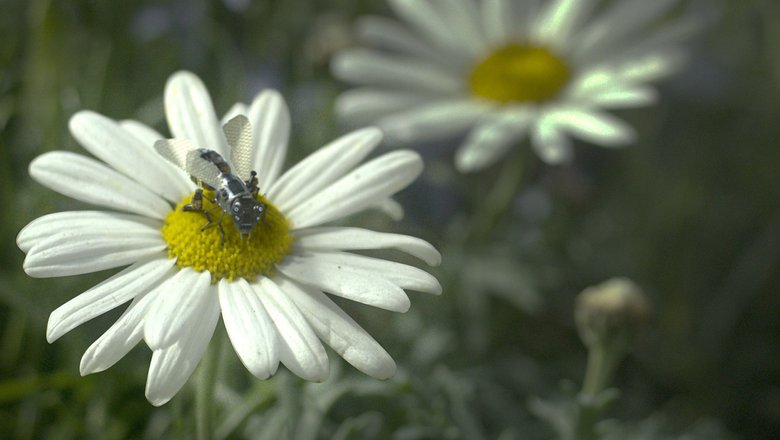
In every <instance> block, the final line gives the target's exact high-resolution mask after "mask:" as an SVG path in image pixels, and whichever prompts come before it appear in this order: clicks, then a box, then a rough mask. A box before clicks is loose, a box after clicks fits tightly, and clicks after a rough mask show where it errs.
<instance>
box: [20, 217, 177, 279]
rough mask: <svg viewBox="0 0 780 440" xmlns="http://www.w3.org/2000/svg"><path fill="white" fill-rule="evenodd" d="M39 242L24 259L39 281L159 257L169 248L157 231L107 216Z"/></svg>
mask: <svg viewBox="0 0 780 440" xmlns="http://www.w3.org/2000/svg"><path fill="white" fill-rule="evenodd" d="M106 219H110V221H106V222H105V223H94V222H87V223H83V224H82V225H80V227H75V226H74V225H71V227H70V228H69V229H67V230H61V231H57V233H54V234H51V235H49V236H47V237H46V238H42V239H40V240H36V242H35V245H34V246H32V248H30V250H29V251H28V252H27V256H26V258H25V259H24V271H25V272H26V273H27V274H28V275H30V276H33V277H36V278H48V277H59V276H68V275H79V274H84V273H91V272H97V271H100V270H104V269H111V268H114V267H120V266H125V265H128V264H132V263H134V262H136V261H138V260H141V259H143V258H146V257H151V256H155V255H158V254H160V253H161V252H162V251H163V250H164V249H165V247H166V244H165V242H164V241H163V240H162V239H161V237H160V231H159V230H158V229H154V228H150V227H149V226H147V225H144V224H140V223H138V222H136V221H133V220H128V219H120V218H119V217H114V218H111V216H110V215H107V216H106Z"/></svg>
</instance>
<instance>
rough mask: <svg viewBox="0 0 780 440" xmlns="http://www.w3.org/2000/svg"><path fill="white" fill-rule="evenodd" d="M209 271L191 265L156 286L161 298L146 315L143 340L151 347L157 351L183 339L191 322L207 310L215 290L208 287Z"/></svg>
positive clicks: (194, 321) (197, 320)
mask: <svg viewBox="0 0 780 440" xmlns="http://www.w3.org/2000/svg"><path fill="white" fill-rule="evenodd" d="M210 284H211V274H210V273H209V272H195V271H194V270H192V269H191V268H184V269H181V270H179V271H178V272H177V273H176V275H174V276H172V277H171V278H169V279H167V280H165V282H164V283H163V284H161V285H160V286H159V287H158V288H157V289H159V290H160V292H161V294H160V298H159V299H158V300H157V301H155V303H154V305H153V306H152V308H151V310H149V313H148V314H147V316H146V323H145V324H144V340H145V341H146V343H147V344H148V345H149V348H151V349H152V350H158V349H161V348H165V347H168V346H170V345H171V344H174V343H176V341H177V340H179V339H181V338H183V337H184V336H183V335H184V334H186V333H187V332H188V331H189V330H191V326H192V325H193V323H197V322H199V320H200V319H201V318H203V315H204V314H205V313H210V309H209V307H210V306H211V303H212V299H213V297H214V296H216V295H215V292H212V290H211V289H210Z"/></svg>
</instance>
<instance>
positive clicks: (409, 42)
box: [355, 16, 453, 65]
mask: <svg viewBox="0 0 780 440" xmlns="http://www.w3.org/2000/svg"><path fill="white" fill-rule="evenodd" d="M355 34H356V35H357V37H358V38H359V39H360V40H362V41H364V42H365V43H368V44H369V45H372V46H375V47H377V48H381V49H389V50H391V51H395V52H398V53H401V54H404V55H411V56H414V57H417V58H422V59H427V60H433V61H435V62H436V64H442V65H451V64H453V60H452V59H451V58H448V57H447V56H442V53H441V51H437V50H436V49H435V48H433V47H431V46H430V45H429V44H427V42H425V41H422V40H421V39H419V38H418V37H417V36H416V35H414V34H413V33H412V32H410V31H409V30H408V29H406V28H404V27H403V26H402V25H400V24H399V23H397V22H396V21H394V20H390V19H387V18H384V17H376V16H367V17H360V18H359V19H358V21H357V23H356V24H355Z"/></svg>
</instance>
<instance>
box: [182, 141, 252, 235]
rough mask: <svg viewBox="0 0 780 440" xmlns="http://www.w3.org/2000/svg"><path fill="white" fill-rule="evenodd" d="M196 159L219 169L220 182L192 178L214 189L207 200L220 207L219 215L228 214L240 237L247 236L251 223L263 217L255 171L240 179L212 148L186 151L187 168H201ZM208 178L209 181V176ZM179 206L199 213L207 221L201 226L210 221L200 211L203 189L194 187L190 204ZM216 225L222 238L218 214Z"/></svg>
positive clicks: (209, 217)
mask: <svg viewBox="0 0 780 440" xmlns="http://www.w3.org/2000/svg"><path fill="white" fill-rule="evenodd" d="M200 161H205V162H208V163H209V164H211V165H212V166H213V167H215V168H216V169H217V170H218V171H219V180H220V185H219V186H218V187H214V186H212V185H209V184H208V183H206V182H205V181H204V180H202V178H201V177H199V176H198V175H197V174H193V175H192V177H193V180H194V181H195V182H196V183H198V184H199V185H200V186H201V187H203V188H204V189H208V190H212V191H214V200H212V201H211V202H212V203H214V204H216V205H217V207H219V208H221V209H222V216H223V217H224V215H225V214H227V215H229V216H230V218H231V219H232V220H233V224H234V225H235V226H236V229H238V232H240V233H241V235H242V236H248V235H249V234H250V233H251V232H252V230H253V229H254V228H255V225H257V223H258V222H259V221H261V220H263V219H264V218H265V211H266V206H265V204H264V203H263V202H261V201H259V200H257V198H256V196H257V192H258V188H257V173H255V172H254V171H252V172H251V174H250V178H249V180H247V181H244V180H241V178H240V177H238V176H236V175H235V174H233V172H232V171H231V169H230V165H228V163H227V162H226V161H225V159H224V158H223V157H222V156H220V155H219V153H217V152H216V151H213V150H208V149H205V148H199V149H196V150H190V151H189V152H188V153H187V163H188V164H189V165H188V168H189V169H192V170H193V171H196V170H198V169H203V167H204V164H202V163H201V164H198V162H200ZM198 174H200V173H198ZM209 174H210V173H209ZM210 180H212V182H213V179H210ZM183 209H184V210H185V211H197V212H203V214H204V215H205V216H206V220H208V223H206V225H205V227H208V226H210V225H211V224H213V220H212V218H211V215H210V214H209V211H208V210H205V211H204V210H203V189H201V188H198V189H197V190H196V191H195V194H194V195H193V196H192V201H191V203H190V204H188V205H185V206H184V208H183ZM212 209H213V208H212ZM217 225H218V227H219V228H220V234H222V237H223V239H224V234H225V232H224V230H222V217H220V220H219V222H217Z"/></svg>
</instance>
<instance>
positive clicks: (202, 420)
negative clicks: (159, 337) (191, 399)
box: [195, 329, 222, 440]
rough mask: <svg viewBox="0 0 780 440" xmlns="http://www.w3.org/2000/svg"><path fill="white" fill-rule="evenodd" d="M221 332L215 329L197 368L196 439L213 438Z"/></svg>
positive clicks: (208, 439)
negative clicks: (215, 390)
mask: <svg viewBox="0 0 780 440" xmlns="http://www.w3.org/2000/svg"><path fill="white" fill-rule="evenodd" d="M221 349H222V332H221V331H220V329H217V331H216V332H214V337H213V338H212V340H211V342H210V343H209V347H208V349H207V350H206V355H205V356H204V357H203V361H202V363H201V364H200V367H199V368H198V378H197V384H196V385H197V389H196V392H195V430H196V438H197V439H198V440H211V439H212V438H214V407H213V405H212V403H213V402H214V388H215V385H216V383H217V370H218V367H219V359H220V351H221Z"/></svg>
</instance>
